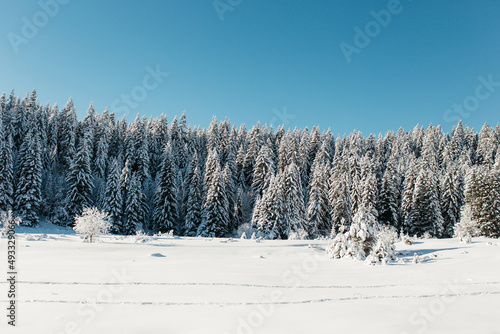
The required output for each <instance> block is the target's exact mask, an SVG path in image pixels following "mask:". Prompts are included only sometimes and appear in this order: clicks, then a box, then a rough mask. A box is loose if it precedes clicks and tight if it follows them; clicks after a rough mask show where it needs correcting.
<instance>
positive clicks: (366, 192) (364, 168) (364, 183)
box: [361, 156, 378, 218]
mask: <svg viewBox="0 0 500 334" xmlns="http://www.w3.org/2000/svg"><path fill="white" fill-rule="evenodd" d="M373 168H374V166H373V163H372V161H371V159H370V158H368V157H367V156H365V157H363V159H362V161H361V190H362V192H361V206H363V207H364V208H365V209H366V211H367V212H368V213H371V214H372V215H373V217H374V218H377V217H378V211H377V191H378V190H377V176H376V175H375V173H374V172H373Z"/></svg>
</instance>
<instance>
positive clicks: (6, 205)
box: [0, 120, 14, 211]
mask: <svg viewBox="0 0 500 334" xmlns="http://www.w3.org/2000/svg"><path fill="white" fill-rule="evenodd" d="M1 124H2V121H1V120H0V125H1ZM0 133H1V134H0V211H9V210H12V205H13V200H12V197H13V195H14V186H13V182H14V174H13V170H12V168H13V166H12V139H11V138H12V137H11V136H10V134H9V135H7V138H4V133H5V132H4V128H3V127H2V126H0Z"/></svg>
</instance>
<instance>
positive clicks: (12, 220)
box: [0, 210, 21, 235]
mask: <svg viewBox="0 0 500 334" xmlns="http://www.w3.org/2000/svg"><path fill="white" fill-rule="evenodd" d="M11 224H14V225H19V224H21V218H19V217H13V215H12V210H9V211H7V212H5V211H2V212H0V225H1V226H2V229H1V231H2V235H6V234H7V229H8V227H9V225H11Z"/></svg>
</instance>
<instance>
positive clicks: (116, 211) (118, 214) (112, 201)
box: [103, 159, 123, 234]
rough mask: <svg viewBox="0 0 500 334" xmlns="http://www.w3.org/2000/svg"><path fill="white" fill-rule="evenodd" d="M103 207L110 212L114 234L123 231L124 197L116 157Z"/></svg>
mask: <svg viewBox="0 0 500 334" xmlns="http://www.w3.org/2000/svg"><path fill="white" fill-rule="evenodd" d="M103 209H104V211H106V212H107V213H108V214H109V223H110V224H111V232H112V233H114V234H120V233H122V232H123V222H122V212H123V211H122V210H123V199H122V193H121V189H120V168H119V166H118V161H117V160H116V159H113V162H112V163H111V169H110V171H109V176H108V180H107V182H106V192H105V195H104V203H103Z"/></svg>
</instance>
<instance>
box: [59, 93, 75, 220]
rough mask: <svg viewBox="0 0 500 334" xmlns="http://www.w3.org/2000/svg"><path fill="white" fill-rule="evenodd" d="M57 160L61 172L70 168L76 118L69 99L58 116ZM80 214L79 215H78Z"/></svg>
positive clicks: (71, 101) (73, 107)
mask: <svg viewBox="0 0 500 334" xmlns="http://www.w3.org/2000/svg"><path fill="white" fill-rule="evenodd" d="M59 125H60V128H59V140H58V148H57V153H58V159H59V164H60V166H61V168H62V170H63V171H66V170H68V169H69V168H70V165H71V161H72V160H73V157H74V155H75V145H76V127H77V118H76V110H75V106H74V104H73V99H72V98H70V99H69V100H68V102H67V103H66V105H65V106H64V108H63V110H62V111H61V115H60V122H59ZM79 214H80V213H79Z"/></svg>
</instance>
